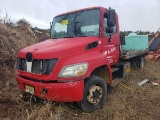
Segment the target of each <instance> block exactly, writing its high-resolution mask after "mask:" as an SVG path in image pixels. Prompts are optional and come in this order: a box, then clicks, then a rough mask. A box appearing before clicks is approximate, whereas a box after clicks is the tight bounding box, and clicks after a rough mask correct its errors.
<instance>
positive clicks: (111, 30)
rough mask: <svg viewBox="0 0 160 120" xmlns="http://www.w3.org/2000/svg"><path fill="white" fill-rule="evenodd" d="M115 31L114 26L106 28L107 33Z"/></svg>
mask: <svg viewBox="0 0 160 120" xmlns="http://www.w3.org/2000/svg"><path fill="white" fill-rule="evenodd" d="M113 32H114V30H113V27H107V28H106V33H113Z"/></svg>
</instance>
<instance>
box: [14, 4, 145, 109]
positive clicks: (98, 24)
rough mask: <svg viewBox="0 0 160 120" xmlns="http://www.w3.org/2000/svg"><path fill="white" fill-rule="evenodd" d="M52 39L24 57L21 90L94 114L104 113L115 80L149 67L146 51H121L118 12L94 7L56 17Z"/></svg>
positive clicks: (19, 67)
mask: <svg viewBox="0 0 160 120" xmlns="http://www.w3.org/2000/svg"><path fill="white" fill-rule="evenodd" d="M50 33H51V38H50V39H48V40H46V41H43V42H40V43H37V44H34V45H31V46H28V47H26V48H23V49H21V50H20V51H19V52H18V57H17V65H16V80H17V83H18V87H19V89H21V90H23V91H25V92H27V93H30V94H32V95H34V96H37V97H40V98H44V99H47V100H51V101H59V102H77V104H78V106H79V107H80V108H81V109H82V110H84V111H86V112H92V111H94V110H95V109H96V108H101V107H102V106H103V105H104V103H105V101H106V98H107V91H108V89H109V88H110V87H111V86H113V83H114V81H116V80H114V78H115V77H124V76H126V75H127V74H128V73H129V72H130V68H131V66H132V65H133V64H135V65H136V66H138V67H139V68H141V67H143V66H144V59H143V55H144V54H145V53H146V51H138V52H130V53H128V51H123V50H121V44H123V43H124V42H125V39H124V37H120V31H119V22H118V15H117V14H116V12H115V10H114V9H111V8H109V9H106V8H103V7H92V8H86V9H80V10H76V11H71V12H67V13H64V14H60V15H58V16H56V17H54V19H53V22H52V24H51V32H50Z"/></svg>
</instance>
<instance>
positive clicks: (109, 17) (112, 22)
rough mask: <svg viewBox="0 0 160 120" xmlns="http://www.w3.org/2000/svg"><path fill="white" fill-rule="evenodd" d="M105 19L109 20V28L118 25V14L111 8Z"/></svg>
mask: <svg viewBox="0 0 160 120" xmlns="http://www.w3.org/2000/svg"><path fill="white" fill-rule="evenodd" d="M104 17H105V18H107V26H108V27H114V26H115V24H116V12H115V10H114V9H111V8H109V10H108V11H107V12H106V13H105V14H104Z"/></svg>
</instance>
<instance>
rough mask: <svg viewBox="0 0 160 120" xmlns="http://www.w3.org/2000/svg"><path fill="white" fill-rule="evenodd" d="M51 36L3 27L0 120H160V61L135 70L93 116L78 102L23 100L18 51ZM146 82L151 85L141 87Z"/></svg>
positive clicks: (0, 28) (21, 27)
mask: <svg viewBox="0 0 160 120" xmlns="http://www.w3.org/2000/svg"><path fill="white" fill-rule="evenodd" d="M39 31H40V30H39ZM41 32H42V34H43V35H44V36H43V35H42V34H41ZM48 34H49V33H48V32H47V31H40V32H37V31H35V30H34V29H30V28H29V27H28V26H27V27H26V26H25V29H24V26H19V27H7V26H5V25H3V24H0V89H1V90H0V120H17V119H24V120H35V119H36V120H43V119H47V120H63V119H65V120H75V119H76V120H92V119H94V120H160V85H159V86H154V85H153V84H152V82H155V83H159V84H160V61H156V62H155V61H146V64H145V68H144V69H142V70H139V69H134V70H132V72H131V73H130V75H129V76H127V77H125V78H124V80H123V81H122V83H120V84H119V85H117V86H115V87H114V88H112V89H111V91H110V92H109V93H108V98H107V100H106V103H105V105H104V107H103V109H99V110H96V111H94V112H93V113H85V112H83V111H81V110H80V109H79V108H78V107H76V105H75V103H55V102H49V101H42V100H40V101H39V102H34V98H33V99H32V100H31V99H30V100H27V101H24V100H22V98H21V96H22V92H21V91H20V90H19V89H18V88H17V85H16V80H15V71H14V64H15V60H16V54H17V51H18V50H19V49H21V48H23V47H25V46H27V45H30V44H32V43H36V42H39V40H40V41H41V40H43V38H44V39H46V38H47V37H48ZM40 38H41V39H40ZM144 79H148V80H149V82H148V83H146V84H144V85H142V86H138V85H137V83H138V82H140V81H141V80H144Z"/></svg>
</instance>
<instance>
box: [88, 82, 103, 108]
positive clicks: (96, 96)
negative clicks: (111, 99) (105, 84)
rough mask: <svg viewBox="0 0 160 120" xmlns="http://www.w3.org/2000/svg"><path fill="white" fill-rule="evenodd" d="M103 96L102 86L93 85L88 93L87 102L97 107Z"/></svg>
mask: <svg viewBox="0 0 160 120" xmlns="http://www.w3.org/2000/svg"><path fill="white" fill-rule="evenodd" d="M102 94H103V90H102V88H101V87H100V86H97V85H92V86H91V87H90V89H89V91H88V95H87V101H88V102H89V103H90V104H93V105H94V106H95V105H97V104H98V103H99V102H100V100H101V98H102Z"/></svg>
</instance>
